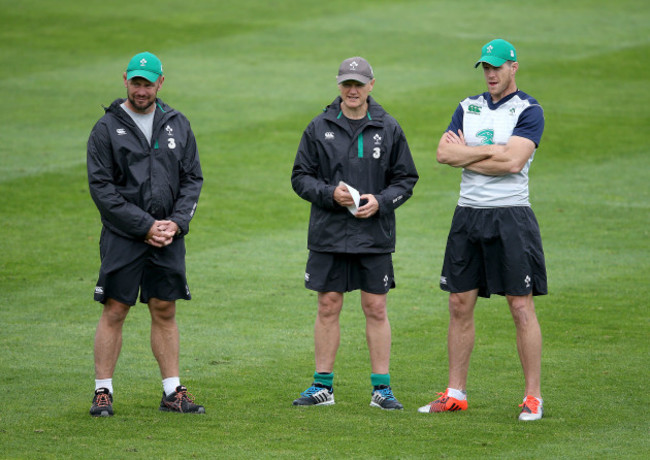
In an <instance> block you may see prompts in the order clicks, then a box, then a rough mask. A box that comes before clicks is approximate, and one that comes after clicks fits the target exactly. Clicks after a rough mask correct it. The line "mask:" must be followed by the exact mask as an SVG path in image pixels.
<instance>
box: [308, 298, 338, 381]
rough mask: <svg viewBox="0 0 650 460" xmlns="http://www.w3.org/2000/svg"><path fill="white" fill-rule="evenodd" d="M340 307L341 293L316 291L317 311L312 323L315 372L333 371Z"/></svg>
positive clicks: (336, 349)
mask: <svg viewBox="0 0 650 460" xmlns="http://www.w3.org/2000/svg"><path fill="white" fill-rule="evenodd" d="M342 308H343V293H341V292H319V293H318V313H317V314H316V323H315V325H314V355H315V361H316V372H322V373H330V372H333V371H334V361H335V359H336V352H337V351H338V349H339V344H340V341H341V329H340V325H339V315H340V314H341V309H342Z"/></svg>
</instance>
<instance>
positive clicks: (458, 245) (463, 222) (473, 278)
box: [440, 206, 548, 297]
mask: <svg viewBox="0 0 650 460" xmlns="http://www.w3.org/2000/svg"><path fill="white" fill-rule="evenodd" d="M477 288H478V295H479V296H481V297H490V295H491V294H498V295H528V294H530V293H531V292H532V294H533V295H545V294H547V293H548V289H547V284H546V264H545V262H544V250H543V249H542V238H541V236H540V232H539V225H538V223H537V219H536V218H535V214H534V213H533V210H532V209H531V208H530V207H528V206H516V207H504V208H486V209H479V208H469V207H463V206H457V207H456V211H455V212H454V218H453V220H452V222H451V230H450V231H449V237H448V238H447V249H446V250H445V260H444V263H443V267H442V275H441V276H440V289H442V290H443V291H448V292H466V291H471V290H473V289H477Z"/></svg>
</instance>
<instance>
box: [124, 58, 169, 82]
mask: <svg viewBox="0 0 650 460" xmlns="http://www.w3.org/2000/svg"><path fill="white" fill-rule="evenodd" d="M162 74H163V69H162V63H161V62H160V59H158V58H157V57H156V56H155V55H154V54H151V53H149V52H148V51H146V52H144V53H138V54H136V55H135V56H133V57H132V58H131V60H130V61H129V66H128V67H127V68H126V79H127V80H130V79H132V78H133V77H142V78H146V79H147V80H149V81H150V82H152V83H153V82H155V81H156V80H158V78H159V77H162Z"/></svg>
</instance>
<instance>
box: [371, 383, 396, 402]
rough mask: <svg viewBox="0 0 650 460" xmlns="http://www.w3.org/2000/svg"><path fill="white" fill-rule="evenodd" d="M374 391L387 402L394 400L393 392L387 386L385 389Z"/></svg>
mask: <svg viewBox="0 0 650 460" xmlns="http://www.w3.org/2000/svg"><path fill="white" fill-rule="evenodd" d="M375 391H376V392H377V393H379V395H380V396H381V397H382V398H386V399H388V400H392V399H395V396H394V395H393V390H392V389H391V387H389V386H387V387H385V388H377V389H376V390H375Z"/></svg>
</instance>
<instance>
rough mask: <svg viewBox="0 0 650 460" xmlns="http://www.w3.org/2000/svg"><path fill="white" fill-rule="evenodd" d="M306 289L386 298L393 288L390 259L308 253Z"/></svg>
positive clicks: (376, 255)
mask: <svg viewBox="0 0 650 460" xmlns="http://www.w3.org/2000/svg"><path fill="white" fill-rule="evenodd" d="M305 287H306V288H307V289H311V290H312V291H317V292H350V291H355V290H357V289H361V290H363V291H366V292H369V293H371V294H386V293H387V292H388V291H389V290H390V289H391V288H394V287H395V275H394V273H393V258H392V255H391V254H337V253H330V252H316V251H309V258H308V259H307V268H306V270H305Z"/></svg>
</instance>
